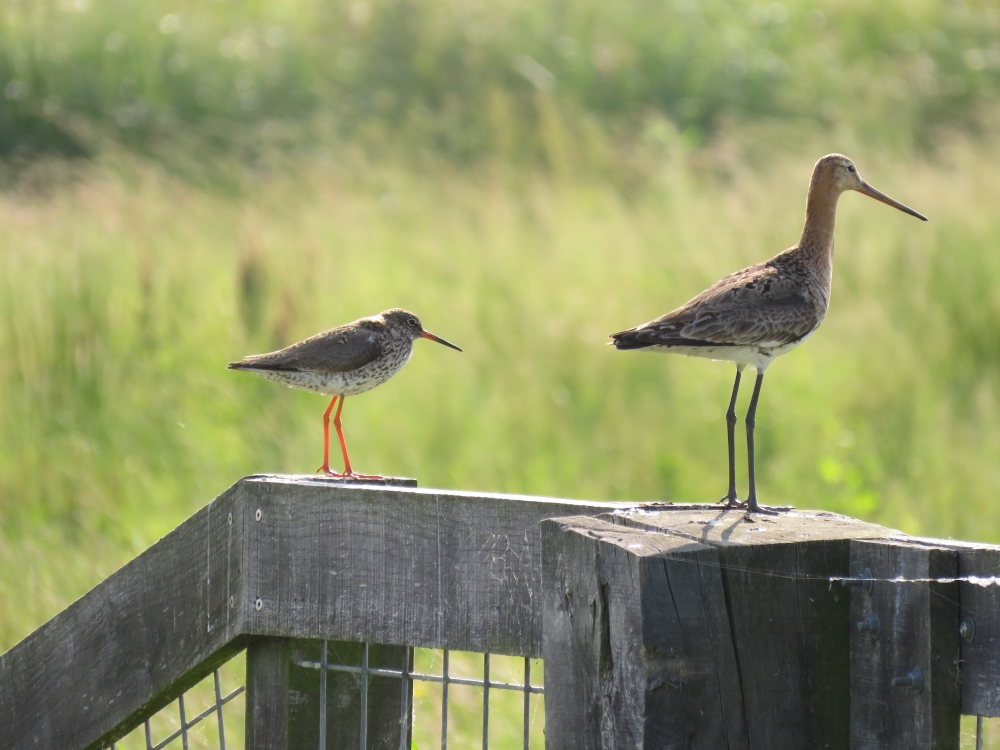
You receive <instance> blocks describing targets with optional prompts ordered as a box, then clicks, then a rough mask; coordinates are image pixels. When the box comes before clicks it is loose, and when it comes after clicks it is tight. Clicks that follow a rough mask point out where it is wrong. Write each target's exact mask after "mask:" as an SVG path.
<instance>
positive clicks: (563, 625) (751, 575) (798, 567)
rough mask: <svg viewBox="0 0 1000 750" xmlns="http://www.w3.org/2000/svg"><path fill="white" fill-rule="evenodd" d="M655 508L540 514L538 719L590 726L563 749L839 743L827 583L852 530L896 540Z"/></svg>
mask: <svg viewBox="0 0 1000 750" xmlns="http://www.w3.org/2000/svg"><path fill="white" fill-rule="evenodd" d="M661 508H662V509H654V510H651V509H636V510H632V511H621V512H618V513H615V514H609V515H603V516H598V519H600V520H598V521H595V520H591V519H558V520H552V521H547V522H546V523H545V524H543V526H544V528H545V532H544V535H543V540H542V541H543V545H542V549H543V584H544V591H545V597H544V600H543V602H544V615H545V617H544V626H543V631H544V636H545V640H544V644H545V658H546V722H551V723H552V724H548V723H547V726H553V725H554V726H556V727H559V728H560V730H561V731H567V730H568V728H569V727H570V726H571V725H572V723H573V722H574V721H576V722H578V725H579V726H581V727H583V728H585V729H586V731H587V732H588V734H587V736H586V738H585V739H580V740H578V742H579V744H578V745H573V744H572V741H569V742H570V744H566V745H565V747H573V746H579V747H595V748H598V747H599V748H602V750H607V749H608V748H644V749H646V748H648V749H649V750H652V749H653V748H664V747H691V748H700V747H705V748H710V747H711V748H720V749H722V748H752V749H753V750H758V749H759V750H771V749H772V748H830V749H831V750H833V749H834V748H836V749H838V750H839V749H841V748H846V747H848V746H849V744H850V737H851V691H850V648H851V641H850V623H849V606H850V599H849V596H848V592H847V591H846V590H844V589H843V588H842V587H841V586H839V585H832V584H831V581H830V579H831V577H838V576H839V577H843V576H847V575H848V572H849V569H850V544H851V541H850V540H851V539H854V538H871V539H885V538H891V537H893V536H894V535H895V536H898V535H897V534H896V533H895V532H891V531H889V530H887V529H883V528H881V527H878V526H874V525H872V524H867V523H863V522H861V521H856V520H854V519H850V518H845V517H843V516H837V515H834V514H830V513H809V512H798V511H792V512H787V513H780V514H778V515H775V516H763V515H754V516H753V517H748V516H747V515H746V513H745V512H743V511H726V510H724V509H710V508H709V507H706V506H696V507H684V506H661ZM602 521H603V522H608V523H614V524H618V525H620V526H623V527H628V528H622V529H621V531H620V536H615V534H614V533H613V531H611V530H609V529H608V528H607V527H606V526H601V527H600V528H598V527H597V526H595V524H599V523H601V522H602ZM657 566H659V567H660V569H661V570H662V573H661V572H659V571H657V574H656V575H653V573H652V571H653V570H655V569H656V568H657ZM684 569H687V571H688V572H687V574H686V575H682V574H681V571H682V570H684ZM682 602H683V603H684V608H683V609H682ZM682 612H685V613H689V614H688V615H687V617H685V615H684V614H682ZM691 612H695V613H698V614H697V616H692V615H691V614H690V613H691ZM601 639H603V645H602V640H601ZM661 644H662V648H663V652H664V653H665V654H668V655H669V656H668V657H665V660H661V659H660V656H659V648H660V647H661ZM595 654H596V655H598V656H599V657H600V658H597V657H595ZM706 657H711V658H706ZM682 665H683V668H682ZM691 665H698V666H697V667H696V668H691ZM642 675H645V678H646V679H639V678H638V677H637V676H642ZM661 679H662V681H660V680H661ZM671 691H675V692H674V693H672V692H671ZM660 696H662V697H660ZM561 736H562V735H561ZM570 736H572V735H570ZM556 747H563V745H556Z"/></svg>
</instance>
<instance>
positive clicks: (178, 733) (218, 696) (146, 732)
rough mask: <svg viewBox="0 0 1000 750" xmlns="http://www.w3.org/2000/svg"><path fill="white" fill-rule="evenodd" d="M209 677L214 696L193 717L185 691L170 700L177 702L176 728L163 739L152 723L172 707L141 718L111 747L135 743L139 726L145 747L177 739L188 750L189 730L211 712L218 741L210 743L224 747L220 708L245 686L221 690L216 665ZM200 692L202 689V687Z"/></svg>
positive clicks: (155, 749)
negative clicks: (157, 737)
mask: <svg viewBox="0 0 1000 750" xmlns="http://www.w3.org/2000/svg"><path fill="white" fill-rule="evenodd" d="M211 680H212V683H213V684H212V685H211V687H212V688H214V691H213V693H214V694H213V698H214V700H212V702H211V703H210V705H209V706H208V707H207V708H205V709H204V710H203V711H201V712H200V713H198V714H197V715H196V716H195V717H194V718H190V719H189V718H188V702H186V701H185V696H187V695H188V693H185V694H182V695H181V696H180V697H178V699H177V701H176V703H174V704H173V705H174V706H176V712H177V717H178V722H177V723H178V726H177V729H175V730H174V731H173V732H170V733H169V734H168V735H167V736H166V737H163V738H162V739H159V740H156V739H154V736H153V735H154V723H157V724H162V723H164V722H163V721H157V719H164V718H166V717H164V715H165V714H168V713H169V712H170V710H171V709H170V708H169V707H168V708H164V709H163V710H161V711H159V712H157V713H156V714H154V715H153V716H150V717H149V718H147V719H146V720H145V721H144V722H143V724H142V725H141V726H140V727H139V728H137V730H136V731H135V732H133V733H131V734H130V735H129V736H128V737H127V738H125V739H124V740H119V741H118V742H115V743H112V744H111V750H126V748H127V747H128V748H131V747H136V739H137V738H136V737H135V736H134V735H136V734H137V733H138V732H139V729H141V730H142V731H141V734H142V737H141V740H144V742H145V744H144V747H145V750H161V748H165V747H167V746H168V745H170V744H171V743H174V742H175V741H176V740H180V741H181V747H183V749H184V750H191V745H192V744H193V743H192V740H193V737H192V730H193V729H194V728H195V727H196V726H198V725H199V724H201V722H203V721H205V720H206V719H208V718H209V717H210V716H213V715H214V717H215V722H214V723H215V725H216V726H215V729H216V731H215V732H212V733H211V734H216V733H217V737H218V745H215V743H214V742H211V746H213V747H216V746H217V747H218V748H219V750H226V721H225V714H224V711H223V708H224V707H225V706H226V705H227V704H229V703H231V702H232V701H233V700H234V699H235V698H237V697H238V696H239V695H240V694H241V693H243V692H244V691H245V690H246V688H245V686H243V685H239V686H238V687H236V688H235V689H233V690H231V691H230V692H228V693H224V691H223V687H222V675H221V674H220V670H219V669H216V670H215V671H214V672H213V674H212V678H211ZM207 681H208V680H205V681H204V682H207ZM204 682H203V683H201V684H200V685H199V686H198V687H199V688H200V687H202V686H203V685H204ZM201 692H204V690H202V691H201ZM213 739H214V738H213ZM238 744H239V746H240V747H242V742H240V743H238ZM198 745H199V746H200V747H201V746H204V743H201V742H199V743H198Z"/></svg>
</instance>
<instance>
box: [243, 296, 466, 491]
mask: <svg viewBox="0 0 1000 750" xmlns="http://www.w3.org/2000/svg"><path fill="white" fill-rule="evenodd" d="M421 338H423V339H430V340H431V341H437V342H438V343H439V344H444V345H445V346H450V347H451V348H452V349H456V350H457V351H462V350H461V349H459V348H458V347H457V346H455V345H454V344H451V343H449V342H447V341H445V340H444V339H442V338H440V337H438V336H435V335H434V334H433V333H430V332H429V331H425V330H424V328H423V326H422V325H421V324H420V319H419V318H418V317H417V316H416V315H414V314H413V313H411V312H407V311H406V310H400V309H398V308H397V309H393V310H386V311H385V312H384V313H380V314H379V315H375V316H372V317H370V318H361V319H360V320H355V321H354V322H353V323H348V324H347V325H343V326H340V327H339V328H331V329H330V330H329V331H323V332H322V333H317V334H316V335H315V336H310V337H309V338H307V339H305V340H304V341H300V342H298V343H297V344H292V345H291V346H289V347H286V348H284V349H282V350H280V351H277V352H271V353H270V354H254V355H251V356H249V357H247V358H245V359H243V360H242V361H240V362H230V363H229V365H228V369H230V370H245V371H247V372H252V373H254V374H255V375H260V376H261V377H263V378H267V379H268V380H275V381H277V382H279V383H284V384H285V385H287V386H289V387H290V388H301V389H303V390H306V391H314V392H315V393H323V394H325V395H327V396H333V398H332V399H331V401H330V405H329V406H328V407H327V408H326V411H325V412H324V413H323V465H322V466H320V467H319V468H318V469H317V470H316V471H322V472H323V473H324V474H326V475H327V476H331V477H353V478H357V479H379V478H380V477H379V476H378V475H377V474H357V473H355V472H354V470H353V469H351V460H350V458H348V456H347V442H346V441H345V440H344V431H343V429H342V428H341V422H340V413H341V411H343V409H344V399H345V398H347V397H348V396H356V395H358V394H359V393H364V392H365V391H370V390H371V389H372V388H374V387H375V386H378V385H382V383H384V382H385V381H387V380H388V379H389V378H391V377H392V376H393V375H395V374H396V373H397V372H399V371H400V370H401V369H403V365H405V364H406V363H407V361H408V360H409V359H410V355H411V354H412V353H413V342H414V341H416V340H417V339H421ZM337 399H340V404H339V405H338V406H337V414H336V415H335V416H334V418H333V424H334V427H336V428H337V437H338V438H339V439H340V450H341V451H342V452H343V454H344V473H343V474H338V473H337V472H335V471H332V470H331V469H330V413H331V412H332V411H333V407H334V405H335V404H337Z"/></svg>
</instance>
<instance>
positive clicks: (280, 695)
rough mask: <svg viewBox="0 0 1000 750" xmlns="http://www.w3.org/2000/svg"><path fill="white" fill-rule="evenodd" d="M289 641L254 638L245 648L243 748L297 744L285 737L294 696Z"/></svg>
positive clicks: (283, 749) (290, 748) (267, 749)
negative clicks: (290, 676)
mask: <svg viewBox="0 0 1000 750" xmlns="http://www.w3.org/2000/svg"><path fill="white" fill-rule="evenodd" d="M291 643H292V642H291V641H290V640H289V639H287V638H256V639H254V640H253V641H252V642H251V643H250V645H249V646H248V647H247V692H246V719H245V721H246V729H245V732H244V743H245V747H246V750H294V748H297V747H300V745H296V744H294V742H292V741H290V738H289V712H290V710H291V708H292V704H293V699H295V698H296V696H294V695H293V694H292V692H291V690H290V689H289V688H290V684H289V674H290V672H291V667H292V646H291ZM315 746H316V745H315V743H313V747H315Z"/></svg>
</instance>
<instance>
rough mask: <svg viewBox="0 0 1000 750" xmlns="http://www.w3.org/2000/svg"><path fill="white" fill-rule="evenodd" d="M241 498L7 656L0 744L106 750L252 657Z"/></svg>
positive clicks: (207, 511)
mask: <svg viewBox="0 0 1000 750" xmlns="http://www.w3.org/2000/svg"><path fill="white" fill-rule="evenodd" d="M241 494H242V490H241V488H240V487H239V485H237V486H235V487H233V488H231V489H230V490H229V491H227V492H225V493H224V494H223V495H221V496H220V497H218V498H217V499H216V500H214V501H212V502H211V503H210V504H209V505H208V506H206V507H205V508H202V509H201V510H200V511H198V512H197V513H195V514H194V515H193V516H192V517H191V518H189V519H188V520H187V521H185V522H184V523H183V524H181V525H180V526H179V527H178V528H177V529H175V530H174V531H172V532H171V533H170V534H168V535H167V536H165V537H164V538H163V539H161V540H160V541H159V542H157V543H156V544H154V545H153V546H152V547H151V548H150V549H149V550H147V551H146V552H144V553H143V554H142V555H140V556H139V557H137V558H136V559H134V560H132V561H131V562H130V563H128V564H127V565H125V566H124V567H122V568H121V569H120V570H118V571H117V572H116V573H114V574H112V575H111V576H109V577H108V578H107V579H106V580H105V581H104V582H103V583H101V584H100V585H99V586H97V587H96V588H95V589H93V590H92V591H91V592H90V593H88V594H87V595H86V596H83V597H82V598H80V599H78V600H77V601H76V602H74V603H73V604H72V605H70V606H69V607H68V608H67V609H65V610H64V611H63V612H61V613H59V614H58V615H56V616H55V617H53V618H52V619H51V620H49V621H48V622H47V623H45V624H44V625H43V626H42V627H40V628H39V629H38V630H36V631H34V632H33V633H32V634H31V635H29V636H28V637H27V638H25V639H24V640H23V641H21V642H20V643H19V644H17V645H16V646H14V647H13V648H12V649H10V651H8V652H7V653H6V654H4V655H3V656H2V657H0V727H2V729H0V748H4V749H5V750H6V748H12V749H13V748H27V747H47V748H95V750H96V749H97V748H103V747H106V746H107V745H108V744H110V742H111V741H112V740H114V739H117V738H118V737H120V736H122V735H124V734H125V733H126V732H128V731H130V730H131V729H132V728H133V727H134V726H136V725H137V724H139V723H140V722H141V721H142V720H143V719H145V718H146V717H147V716H149V715H150V714H152V713H155V712H156V711H158V710H159V709H160V708H162V707H163V706H165V705H167V704H168V703H170V702H171V701H172V700H174V699H175V698H177V696H178V695H180V694H181V693H183V692H184V691H185V690H187V689H188V688H189V687H191V686H193V685H195V684H197V683H198V682H199V681H200V680H201V679H202V678H203V677H205V676H206V675H208V674H211V672H212V670H213V669H215V668H216V667H217V666H219V665H220V664H222V663H224V662H225V661H227V660H228V659H229V658H230V657H231V656H233V655H234V654H236V653H239V651H240V650H242V648H243V647H244V645H245V641H244V640H243V638H242V636H243V633H244V631H245V627H244V620H243V617H242V615H241V612H242V611H243V608H242V605H243V586H242V584H243V577H242V576H243V574H242V568H243V528H244V518H243V514H242V507H243V506H242V504H241V500H240V497H241ZM230 602H232V606H230Z"/></svg>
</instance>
